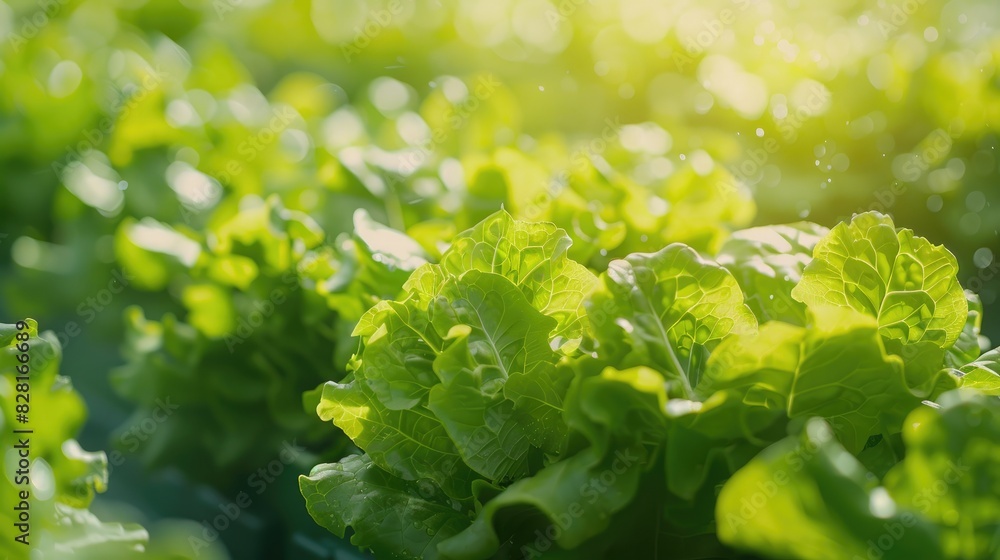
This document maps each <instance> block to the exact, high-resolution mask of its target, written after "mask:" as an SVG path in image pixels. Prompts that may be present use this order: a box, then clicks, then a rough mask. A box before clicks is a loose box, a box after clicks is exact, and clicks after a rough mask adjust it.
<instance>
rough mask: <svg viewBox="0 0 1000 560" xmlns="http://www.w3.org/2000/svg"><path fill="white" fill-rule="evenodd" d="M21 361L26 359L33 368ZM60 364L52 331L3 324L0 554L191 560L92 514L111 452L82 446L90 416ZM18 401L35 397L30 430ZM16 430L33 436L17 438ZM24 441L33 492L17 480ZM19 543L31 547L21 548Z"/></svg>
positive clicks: (213, 552)
mask: <svg viewBox="0 0 1000 560" xmlns="http://www.w3.org/2000/svg"><path fill="white" fill-rule="evenodd" d="M20 356H27V357H28V358H27V361H24V360H23V359H21V358H20ZM61 361H62V349H61V347H60V345H59V341H58V340H57V339H56V337H55V335H54V334H53V333H51V332H43V333H39V332H38V325H37V323H36V322H35V320H33V319H28V320H27V321H25V322H23V323H19V324H16V325H15V324H10V325H8V324H0V427H3V428H4V429H3V435H2V436H0V443H2V444H3V448H4V449H5V450H7V453H8V456H7V457H8V463H7V465H8V469H10V470H9V471H8V472H9V476H5V477H4V479H3V492H2V493H0V506H2V508H3V510H2V513H0V518H2V520H3V523H2V526H0V537H2V540H0V553H2V554H3V556H4V558H10V559H12V560H14V559H18V560H20V559H25V560H26V559H28V558H31V559H33V560H34V559H51V560H56V559H60V560H61V559H63V558H73V559H77V560H103V559H107V558H115V559H119V558H120V559H122V560H128V559H135V560H142V559H149V560H157V559H160V558H163V559H164V560H166V559H167V558H168V557H169V558H172V559H179V558H191V557H192V556H191V555H190V554H188V553H187V552H183V551H181V552H177V553H174V554H171V555H169V556H167V555H166V553H164V554H163V555H162V556H161V555H160V554H159V553H157V552H147V547H148V540H149V534H148V533H147V532H146V530H145V529H143V528H142V527H140V526H139V525H135V524H122V523H106V522H102V521H101V520H100V519H99V518H98V517H97V516H96V515H94V514H93V513H91V512H90V510H89V509H88V508H89V507H90V504H91V501H92V500H93V499H94V496H95V494H97V493H100V492H104V491H105V490H106V489H107V485H108V458H107V456H106V455H105V454H104V452H88V451H84V450H83V449H82V448H81V447H80V445H79V444H78V443H77V441H76V439H75V438H76V436H77V434H78V433H79V432H80V429H81V428H82V426H83V423H84V421H85V420H86V417H87V411H86V408H85V406H84V404H83V399H82V398H81V397H80V395H79V393H77V392H76V391H75V390H74V389H73V386H72V384H71V383H70V380H69V378H67V377H63V376H60V375H59V365H60V362H61ZM25 365H27V370H28V371H27V377H28V379H29V381H28V385H27V387H25V385H24V381H23V379H18V377H23V376H24V374H25V371H24V369H25ZM19 384H20V385H19ZM19 388H25V389H27V390H26V391H21V390H20V389H19ZM15 395H22V397H23V396H24V395H28V396H29V397H30V401H28V404H29V405H30V408H29V412H28V418H29V420H30V421H29V422H28V423H26V424H25V423H21V422H19V421H18V418H17V417H18V413H19V412H20V411H19V410H18V408H17V404H18V403H24V399H20V400H17V401H15ZM49 411H59V414H53V413H51V412H49ZM15 429H21V430H30V431H31V433H30V434H17V433H15V432H14V430H15ZM24 441H27V442H28V447H27V453H28V457H27V459H28V460H29V461H30V466H29V467H28V468H27V469H24V470H25V471H26V472H25V473H24V474H25V475H26V477H27V478H26V479H25V480H28V481H30V484H28V485H25V484H23V483H22V481H21V480H18V478H20V475H18V477H17V478H15V470H17V469H18V465H17V461H18V458H19V456H18V449H19V447H18V446H21V445H22V444H23V443H24ZM21 448H22V449H23V447H21ZM25 490H27V491H28V493H29V499H28V500H26V501H25V502H26V503H27V504H28V506H27V508H25V507H24V504H23V503H22V500H21V497H20V492H22V491H25ZM16 508H17V509H16ZM21 513H27V514H28V515H29V518H28V520H27V521H28V526H29V527H30V532H29V533H28V534H27V536H24V535H22V533H23V531H22V530H20V529H19V528H18V527H17V525H16V524H17V523H20V522H24V521H25V520H24V519H20V518H19V517H18V516H19V514H21ZM15 537H20V538H23V539H26V541H27V542H26V543H24V544H22V543H21V542H18V541H15ZM180 538H182V537H178V540H180ZM153 548H156V547H153ZM148 550H152V549H148ZM206 553H207V556H206V558H220V556H219V551H218V549H217V548H216V547H213V548H211V549H210V550H208V551H206Z"/></svg>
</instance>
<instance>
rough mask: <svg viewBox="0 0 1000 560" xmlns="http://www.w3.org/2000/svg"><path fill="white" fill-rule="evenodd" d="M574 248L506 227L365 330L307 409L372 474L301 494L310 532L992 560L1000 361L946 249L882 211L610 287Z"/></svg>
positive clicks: (467, 241) (333, 478)
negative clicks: (950, 474)
mask: <svg viewBox="0 0 1000 560" xmlns="http://www.w3.org/2000/svg"><path fill="white" fill-rule="evenodd" d="M569 244H570V240H569V237H568V236H567V235H566V233H565V232H563V231H562V230H560V229H558V228H556V227H554V226H552V225H549V224H544V223H528V222H520V221H517V220H514V219H512V218H511V217H510V216H509V215H508V214H506V213H505V212H503V211H501V212H499V213H496V214H493V215H491V216H489V217H487V218H486V219H485V220H483V221H482V222H481V223H479V224H478V225H476V226H475V227H474V228H472V229H470V230H468V231H466V232H464V233H462V234H460V235H459V236H457V238H456V239H455V241H454V243H453V244H452V246H451V247H450V248H449V249H448V250H446V251H445V252H444V253H443V254H442V255H441V259H440V261H439V262H438V263H435V264H425V265H423V266H421V267H420V268H418V269H417V270H416V271H415V272H414V273H413V275H412V276H411V277H410V278H409V280H408V281H407V282H406V284H405V285H404V290H403V297H402V298H400V299H398V300H395V301H384V302H381V303H379V304H377V305H376V306H375V307H373V308H372V309H371V310H369V311H368V312H367V313H366V314H365V316H364V317H363V318H362V319H361V321H360V323H359V324H358V327H357V328H356V329H355V331H354V334H355V335H356V336H358V337H359V338H360V343H361V345H360V350H359V351H358V352H357V354H355V356H354V357H353V358H352V359H351V361H350V365H349V369H350V373H349V375H348V376H347V377H346V378H345V379H343V380H342V381H340V382H335V381H331V382H328V383H326V384H325V385H323V386H322V387H321V388H320V389H318V390H317V392H316V393H314V395H313V397H314V398H315V397H319V398H318V405H317V408H316V410H317V412H318V414H319V416H320V417H321V418H322V419H324V420H328V421H332V422H333V423H334V424H335V425H336V426H337V427H339V428H340V429H342V430H344V432H345V433H347V435H348V436H350V437H351V439H353V440H354V442H355V444H356V445H357V446H358V447H359V448H360V449H361V450H363V453H362V454H358V455H351V456H348V457H346V458H344V459H342V460H341V461H339V462H337V463H332V464H322V465H318V466H317V467H315V468H314V469H313V471H312V473H311V474H310V475H309V476H303V477H301V478H300V487H301V490H302V493H303V495H304V497H305V499H306V503H307V507H308V509H309V511H310V513H311V515H312V516H313V518H314V519H315V520H316V522H317V523H319V524H320V525H322V526H324V527H326V528H327V529H329V530H330V531H332V532H334V533H336V534H338V535H340V536H345V535H347V534H348V531H349V530H350V532H351V534H352V535H353V536H352V542H353V543H354V544H356V545H357V546H359V547H362V548H369V549H371V550H373V551H374V552H375V554H376V556H378V557H387V558H388V557H392V558H440V559H452V560H459V559H461V560H475V559H487V558H618V557H634V558H706V557H738V556H740V555H741V554H744V553H745V552H751V553H754V554H757V555H760V556H764V557H775V558H817V559H819V558H848V557H851V555H852V554H860V555H861V556H862V557H863V556H864V554H866V553H867V552H866V547H867V546H868V543H869V542H875V543H876V544H875V546H881V545H880V544H879V543H882V544H885V541H886V539H882V540H881V541H879V537H880V531H884V530H886V529H885V527H890V528H892V530H893V531H895V530H896V528H897V525H898V527H903V528H905V531H904V534H903V535H902V536H899V537H896V536H893V537H892V538H893V539H894V540H893V546H892V547H889V548H890V549H891V550H892V553H891V557H898V558H908V557H915V556H914V554H920V553H921V552H922V551H930V550H933V551H936V552H937V553H938V557H942V558H956V559H957V558H992V556H989V555H990V554H992V552H991V551H993V552H995V544H996V543H995V538H994V537H995V534H996V519H998V515H1000V504H998V503H997V502H996V499H995V496H996V495H997V492H996V490H995V489H993V490H989V488H992V486H991V485H995V484H994V483H995V477H993V478H991V477H990V476H989V474H988V472H989V465H990V461H993V463H995V458H996V457H997V456H998V454H1000V443H998V440H997V439H996V437H993V436H991V435H990V434H991V432H990V431H989V430H993V429H995V424H996V423H997V422H1000V414H998V413H1000V410H998V406H997V404H996V399H995V397H994V396H992V395H996V394H997V393H998V391H1000V375H998V374H997V370H998V366H997V362H996V357H997V355H998V354H997V352H998V351H994V352H992V353H988V354H984V355H983V356H980V347H979V342H980V340H979V338H980V337H979V333H978V325H979V318H980V315H981V311H980V309H981V308H980V307H979V306H978V300H977V299H976V298H975V296H974V295H973V294H971V293H966V292H964V291H963V290H962V287H961V286H960V285H959V283H958V280H957V277H956V275H957V272H958V270H957V268H958V267H957V264H956V261H955V259H954V257H953V256H952V255H951V253H949V252H948V251H947V250H946V249H945V248H943V247H940V246H935V245H933V244H931V243H930V242H928V241H927V240H926V239H923V238H920V237H917V236H915V235H914V234H913V232H911V231H909V230H905V229H904V230H897V229H896V228H895V226H894V224H893V223H892V220H891V219H890V218H889V217H887V216H884V215H881V214H878V213H874V212H872V213H867V214H861V215H857V216H855V217H854V219H853V220H852V221H850V222H849V223H841V224H839V225H837V226H836V227H835V228H833V229H832V230H827V229H826V228H823V227H820V226H817V225H815V224H808V223H799V224H791V225H784V226H768V227H762V228H754V229H750V230H744V231H742V232H737V233H736V234H734V235H733V236H732V237H731V238H730V239H729V240H728V241H727V242H725V243H724V244H722V245H721V247H720V249H719V253H718V255H717V258H715V259H713V258H709V257H708V256H706V255H704V254H702V253H699V252H698V251H696V250H694V249H692V248H690V247H688V246H686V245H683V244H678V243H675V244H672V245H668V246H667V247H665V248H663V249H661V250H659V251H657V252H653V253H635V254H631V255H629V256H627V257H625V258H623V259H620V260H614V261H611V262H610V264H609V265H608V267H607V270H604V271H602V272H601V273H600V274H599V275H595V274H593V273H592V272H591V271H589V270H587V269H586V268H584V267H583V266H581V265H580V264H578V263H576V262H574V261H573V260H571V259H569V258H568V256H567V255H568V250H569ZM922 426H924V427H926V428H922ZM949 442H950V443H949ZM991 458H992V459H991ZM949 464H954V465H967V467H960V468H968V469H970V470H969V473H970V474H967V475H966V474H962V475H961V476H962V478H961V480H960V481H959V482H958V483H956V484H953V485H950V486H948V487H947V488H946V489H945V490H942V492H944V494H943V496H944V497H940V499H939V500H938V501H936V502H935V503H933V504H930V505H926V507H924V506H925V505H924V504H923V502H920V500H921V496H922V494H921V492H922V489H923V488H925V487H926V485H928V484H930V483H932V482H933V480H934V477H937V476H945V474H946V472H945V470H946V469H947V468H948V465H949ZM963 472H965V471H963ZM758 494H759V496H758ZM925 501H926V500H925ZM895 534H896V533H892V535H895ZM991 538H994V541H990V539H991ZM871 539H874V541H872V540H871ZM885 550H886V549H884V548H880V549H879V552H882V553H883V554H888V553H886V552H885Z"/></svg>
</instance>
